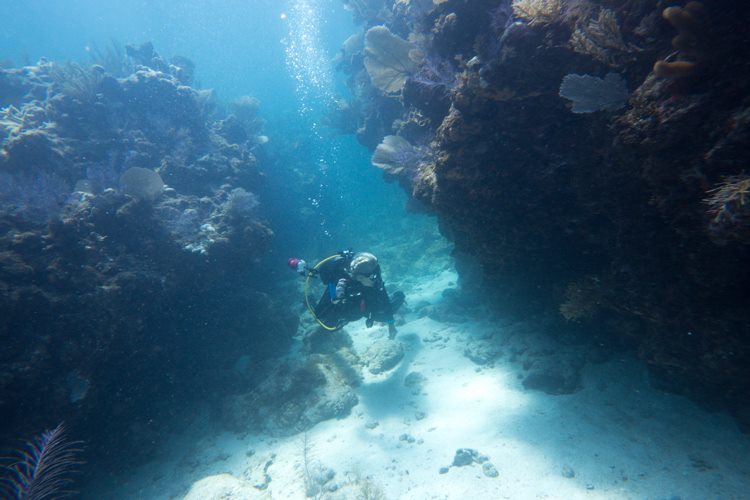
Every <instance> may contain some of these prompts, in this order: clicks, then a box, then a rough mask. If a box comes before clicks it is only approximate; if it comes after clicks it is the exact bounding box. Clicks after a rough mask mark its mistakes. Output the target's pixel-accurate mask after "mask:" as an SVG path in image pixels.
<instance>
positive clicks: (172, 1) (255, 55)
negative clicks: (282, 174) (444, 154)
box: [0, 0, 405, 249]
mask: <svg viewBox="0 0 750 500" xmlns="http://www.w3.org/2000/svg"><path fill="white" fill-rule="evenodd" d="M0 6H1V7H2V8H1V9H0V10H2V12H3V17H4V19H6V20H12V22H3V23H2V25H0V61H2V60H6V61H8V60H9V61H13V62H14V63H15V64H16V65H21V64H33V63H35V62H36V61H37V60H38V59H39V58H41V57H45V58H47V59H48V60H53V61H68V60H71V61H79V62H81V63H90V62H91V60H92V58H91V57H90V53H91V52H95V51H97V50H100V51H103V50H106V49H107V48H108V47H109V46H110V44H111V43H112V41H115V42H117V43H118V44H119V45H122V46H124V45H125V44H129V43H132V44H141V43H144V42H149V41H150V42H152V43H153V45H154V48H155V49H156V51H157V52H158V53H159V54H160V55H161V56H162V57H163V58H165V59H168V58H171V57H172V56H175V55H182V56H185V57H188V58H189V59H191V60H192V61H193V62H194V63H195V65H196V76H195V81H196V86H197V87H201V88H210V89H213V90H214V92H215V95H216V96H217V98H218V100H219V101H220V102H231V101H232V100H234V99H236V98H238V97H240V96H245V95H250V96H253V97H256V98H257V99H259V100H260V103H261V104H260V106H261V108H260V114H261V115H262V117H263V118H264V119H265V120H266V121H267V126H266V128H265V131H264V133H266V134H267V135H268V136H269V138H270V143H269V146H268V148H267V149H268V151H269V153H270V154H271V155H272V156H273V155H275V157H276V158H277V159H278V161H281V162H284V163H286V164H287V165H288V164H289V163H290V162H296V163H297V165H296V166H297V167H298V168H300V169H301V170H302V171H303V172H305V173H308V174H309V175H311V176H315V177H316V186H317V188H316V189H314V190H311V192H309V193H306V196H307V198H309V200H308V203H309V205H310V207H311V209H313V210H314V211H315V212H316V214H317V222H316V225H317V227H310V229H311V233H310V235H311V236H312V235H315V234H322V235H324V237H325V238H328V239H329V240H330V242H329V243H328V244H324V246H327V247H329V248H334V249H335V248H339V247H346V246H349V245H350V244H351V243H350V240H351V238H352V237H353V236H355V235H356V234H361V230H362V226H363V225H364V226H368V227H370V228H371V230H372V232H373V234H375V233H376V232H377V231H378V230H380V229H383V228H388V227H390V226H391V225H389V224H388V223H387V222H386V223H385V224H382V225H380V226H379V223H381V222H384V221H383V218H384V217H385V216H386V214H392V213H394V212H396V213H399V212H402V208H403V204H404V201H405V196H404V195H403V194H402V192H401V191H400V190H399V189H398V188H397V187H396V186H394V185H388V184H385V183H383V182H382V181H381V177H380V174H379V173H378V172H377V170H376V169H375V168H373V167H372V166H371V165H370V162H369V156H370V153H369V152H368V151H367V150H366V149H365V148H363V147H361V146H360V145H358V144H357V143H356V140H355V139H354V138H353V137H352V136H343V135H338V134H337V133H336V132H335V131H333V130H330V129H326V128H325V127H324V126H322V125H321V120H322V119H323V115H324V114H325V112H326V110H327V109H328V107H329V106H330V105H331V104H332V101H333V99H335V98H337V97H341V96H345V95H346V93H347V90H346V86H345V83H344V78H345V75H342V74H340V73H337V72H336V71H335V70H334V68H333V64H332V60H333V59H334V57H335V55H336V53H337V52H338V50H339V48H340V46H341V44H342V42H343V41H344V40H345V39H346V38H347V37H348V36H350V35H351V34H352V33H353V32H354V30H355V28H356V27H355V26H354V25H353V23H352V16H351V14H350V13H349V12H347V11H345V10H344V8H343V7H342V4H341V2H339V1H337V0H301V1H290V2H279V1H274V0H252V1H239V0H230V1H222V2H219V3H217V2H211V1H207V0H206V1H197V0H196V1H187V2H185V1H177V0H168V1H159V2H115V3H103V2H97V1H94V0H91V1H80V0H76V1H65V2H48V1H41V0H32V1H29V2H10V1H6V0H3V1H2V2H0ZM269 178H270V184H271V185H276V187H277V191H276V194H277V195H278V197H277V199H276V200H275V201H277V202H278V201H280V202H281V206H284V205H285V203H284V202H283V196H284V193H283V182H284V179H283V178H281V179H278V178H274V176H273V172H269ZM268 201H269V202H270V203H268V204H267V206H268V208H269V209H271V210H272V209H273V203H272V200H268ZM296 201H297V200H295V202H296ZM355 206H356V207H357V211H358V212H359V213H360V217H359V218H358V220H353V221H349V223H347V222H346V221H345V219H347V218H349V217H350V216H351V215H352V210H353V209H354V207H355ZM270 215H271V217H272V220H276V217H283V216H284V214H283V213H271V214H270ZM363 218H364V219H363ZM352 224H356V225H357V226H358V227H356V229H354V230H353V231H350V230H349V226H351V225H352ZM285 229H286V228H284V227H281V228H278V231H277V232H278V233H279V235H278V236H279V238H276V241H277V242H281V241H284V240H285V238H286V236H285V234H284V233H285ZM295 234H296V236H292V237H293V238H296V239H297V240H300V239H302V240H306V239H308V238H306V237H305V235H304V234H301V233H300V232H299V229H297V230H295Z"/></svg>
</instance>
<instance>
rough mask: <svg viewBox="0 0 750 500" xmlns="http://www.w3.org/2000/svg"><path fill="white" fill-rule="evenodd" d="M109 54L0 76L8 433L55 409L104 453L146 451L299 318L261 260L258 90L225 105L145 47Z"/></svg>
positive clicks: (0, 386) (266, 234)
mask: <svg viewBox="0 0 750 500" xmlns="http://www.w3.org/2000/svg"><path fill="white" fill-rule="evenodd" d="M110 56H112V57H110V58H109V59H106V60H102V61H101V64H95V65H93V66H82V65H79V64H76V63H68V64H58V63H54V62H49V61H45V60H42V61H40V62H39V63H38V64H37V65H35V66H29V67H24V68H15V69H1V70H0V317H1V318H2V321H0V335H1V336H2V338H3V346H2V349H0V395H1V396H0V420H2V422H3V426H2V431H1V432H0V441H2V443H4V444H6V445H9V446H12V445H14V444H15V442H16V440H17V439H18V438H19V437H23V436H29V435H34V434H35V433H38V432H39V430H40V429H44V428H46V427H49V426H50V425H54V424H55V423H57V422H59V421H63V420H64V421H65V422H66V425H67V427H68V428H69V429H70V431H71V435H74V436H76V439H81V440H83V441H85V442H86V448H87V451H88V453H89V454H90V457H89V461H90V462H97V463H100V462H102V461H105V460H107V459H112V460H118V459H121V458H123V457H126V456H127V457H128V460H129V461H132V460H133V459H134V458H135V459H137V457H138V456H142V455H145V454H148V453H149V451H150V450H151V449H153V447H154V446H155V445H156V444H157V443H158V442H159V440H160V439H161V438H162V437H163V436H165V435H166V433H165V431H166V429H168V428H169V427H170V426H174V425H179V422H181V421H184V420H186V419H181V418H179V415H178V414H179V413H180V412H183V411H186V409H187V408H189V407H190V404H191V402H195V401H197V400H202V401H203V402H204V403H205V402H206V401H210V400H211V398H213V397H217V398H219V397H224V396H226V394H216V392H217V391H216V388H218V387H227V388H229V387H231V384H229V383H228V382H230V381H232V380H234V379H233V377H235V378H236V376H237V375H236V370H232V367H233V365H234V364H235V363H236V362H237V359H236V358H237V357H238V356H239V355H245V356H246V357H251V358H252V359H253V363H251V364H250V365H249V366H250V368H249V369H252V370H260V369H261V368H262V366H263V360H265V359H267V358H269V357H273V356H278V355H281V354H283V353H284V352H285V351H286V348H287V347H288V345H289V343H290V342H291V336H292V335H293V334H294V333H295V332H296V328H297V317H296V316H295V315H294V314H292V313H291V312H290V311H288V309H287V308H285V307H282V306H281V305H279V304H278V303H277V302H276V300H275V299H274V298H273V297H271V296H269V295H268V293H267V292H266V291H265V290H264V287H263V286H262V284H263V280H264V276H263V273H262V270H259V269H257V268H256V266H254V263H255V262H256V261H257V259H259V258H260V257H261V256H262V255H263V254H264V252H265V251H266V247H267V244H268V242H269V240H270V238H271V237H272V235H273V231H272V230H271V228H270V227H269V226H268V223H267V222H265V221H264V218H263V215H262V209H263V207H262V203H261V201H260V199H261V197H262V194H261V193H262V190H263V186H264V184H263V183H264V175H263V173H262V170H261V168H260V165H259V161H258V159H257V156H256V154H255V152H256V151H257V148H258V147H259V145H260V144H262V143H263V142H265V140H266V139H265V138H264V137H262V136H261V135H260V132H261V128H262V120H261V119H260V117H259V116H258V105H257V101H255V100H254V99H252V98H245V99H243V100H240V101H238V102H237V103H235V104H234V105H233V106H232V107H231V109H230V111H231V113H219V112H218V111H217V109H216V106H215V105H214V99H213V97H212V95H211V92H210V91H206V90H198V89H195V88H193V87H191V86H190V84H191V79H192V63H190V61H188V60H186V59H184V58H175V59H173V60H172V61H171V62H167V61H165V60H164V59H162V58H161V57H160V56H159V55H158V54H157V53H156V52H155V51H154V50H153V47H151V46H150V44H145V45H142V46H139V47H128V49H127V55H126V54H124V53H122V54H120V55H119V57H116V56H117V54H116V53H112V54H110ZM209 389H210V390H209ZM228 390H229V389H228Z"/></svg>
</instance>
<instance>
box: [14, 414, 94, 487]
mask: <svg viewBox="0 0 750 500" xmlns="http://www.w3.org/2000/svg"><path fill="white" fill-rule="evenodd" d="M64 431H65V430H64V428H63V424H60V425H58V426H57V427H56V428H55V429H53V430H51V431H45V432H43V433H42V435H41V436H37V437H36V438H35V439H34V440H33V441H29V442H28V443H26V446H25V449H20V450H18V451H17V453H16V454H17V456H15V457H12V458H11V460H12V463H11V464H9V465H3V468H4V469H5V470H6V471H8V477H3V478H0V497H2V498H9V499H10V498H14V499H18V500H43V499H47V498H65V497H67V496H70V495H71V494H72V493H73V492H71V491H67V490H66V487H67V486H68V485H69V484H70V483H71V482H72V480H71V479H70V478H68V475H69V474H70V473H71V472H73V470H74V467H75V466H76V465H79V464H81V463H82V462H80V461H78V460H77V459H76V454H77V453H79V452H80V451H81V449H80V448H78V445H80V441H67V440H66V439H65V435H64V433H65V432H64Z"/></svg>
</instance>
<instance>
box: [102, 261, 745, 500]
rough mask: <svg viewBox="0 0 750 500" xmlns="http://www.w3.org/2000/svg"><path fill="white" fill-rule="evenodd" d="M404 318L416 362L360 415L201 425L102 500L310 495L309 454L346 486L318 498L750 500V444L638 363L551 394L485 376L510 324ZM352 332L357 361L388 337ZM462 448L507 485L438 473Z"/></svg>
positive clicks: (358, 327) (369, 396) (431, 290)
mask: <svg viewBox="0 0 750 500" xmlns="http://www.w3.org/2000/svg"><path fill="white" fill-rule="evenodd" d="M455 281H456V275H455V273H454V272H453V271H452V270H450V269H447V268H446V269H445V270H444V271H443V272H442V273H439V274H436V275H435V274H433V275H431V276H429V277H425V278H424V279H421V280H414V279H413V278H412V281H411V282H404V283H398V285H401V286H402V287H403V288H404V289H405V290H406V291H407V292H408V301H409V302H411V303H417V302H420V301H427V302H430V303H432V304H437V303H438V302H439V301H440V300H442V291H443V290H444V289H446V288H447V287H449V286H450V285H451V284H454V283H455ZM404 320H405V323H404V324H403V325H401V326H400V327H399V336H398V337H397V339H398V340H399V341H400V342H402V343H403V345H404V347H405V350H406V354H405V356H404V359H403V360H402V361H401V363H400V364H399V365H398V366H397V367H396V368H394V369H393V370H391V371H389V372H387V373H385V374H381V375H378V376H375V375H372V374H370V373H369V372H367V371H365V372H363V379H364V380H363V383H362V384H361V385H360V386H359V387H358V388H357V394H358V396H359V404H358V405H357V406H356V407H354V409H353V410H352V412H351V414H350V415H349V416H348V417H346V418H344V419H341V420H333V421H326V422H323V423H320V424H318V425H317V426H315V427H314V428H313V429H311V430H310V431H308V432H307V434H306V436H305V435H304V434H298V435H294V436H291V437H286V438H274V437H270V436H264V435H246V436H239V435H235V434H231V433H226V432H222V431H220V430H217V429H216V428H215V427H213V426H212V425H210V424H209V423H208V422H209V421H208V419H205V418H197V419H196V424H195V425H193V427H192V429H191V431H190V432H189V433H187V434H185V435H181V436H175V437H174V439H173V440H172V441H171V444H170V447H169V449H165V450H162V451H161V452H160V453H159V455H158V456H157V457H155V462H154V463H151V464H147V465H145V466H143V467H141V468H139V469H137V470H136V471H131V473H129V474H128V475H127V477H122V478H119V480H118V481H117V482H116V484H113V483H110V484H109V485H107V486H106V488H111V489H110V490H109V491H108V492H106V493H104V492H102V494H103V495H105V496H103V497H102V498H122V499H175V498H184V497H185V496H186V495H187V498H189V499H190V500H195V499H219V498H221V499H244V498H275V499H297V498H299V499H302V498H305V497H306V491H305V475H306V472H305V465H304V464H305V448H307V457H306V460H307V473H308V474H311V475H316V474H319V473H320V474H323V475H325V474H326V473H328V474H329V475H330V474H331V473H330V472H327V471H329V470H330V471H333V472H334V473H335V475H334V476H333V477H332V478H331V480H330V481H328V482H327V483H326V485H325V487H326V488H329V487H330V488H331V489H334V488H335V490H336V491H333V492H331V491H327V490H324V491H319V492H317V494H315V495H313V496H312V498H345V499H349V498H352V499H355V498H388V499H468V498H473V499H538V498H544V499H578V498H581V499H583V498H585V499H607V500H617V499H649V500H650V499H654V500H677V499H680V500H692V499H701V500H704V499H746V498H750V436H749V435H745V434H742V433H741V432H740V431H739V430H738V428H737V425H736V424H735V423H734V421H733V420H732V419H731V418H730V417H729V416H728V415H727V414H724V413H708V412H706V411H705V410H703V409H701V408H699V407H698V406H696V405H695V404H694V403H692V402H691V401H689V400H688V399H686V398H683V397H680V396H675V395H671V394H667V393H663V392H660V391H657V390H655V389H653V388H651V387H650V386H649V384H648V377H647V373H646V369H645V367H644V366H643V365H642V364H640V363H638V362H637V360H635V359H634V358H630V357H617V358H615V359H611V360H609V361H607V362H605V363H602V364H597V365H588V366H587V367H586V368H585V370H584V388H583V390H581V391H579V392H577V393H575V394H572V395H561V396H552V395H548V394H545V393H541V392H537V391H529V390H526V389H524V388H523V386H522V384H521V381H520V379H519V376H518V375H519V374H518V373H517V372H516V371H515V370H517V367H514V366H513V365H512V364H511V363H506V362H505V361H504V359H503V358H500V360H499V361H496V362H495V363H494V364H492V365H490V366H489V367H487V366H485V367H479V366H477V365H476V364H474V363H473V362H472V361H471V360H469V359H468V358H467V357H465V356H464V348H465V344H466V342H467V341H468V340H470V339H471V338H474V337H476V336H480V335H482V332H486V331H488V330H493V331H498V329H499V330H500V331H502V325H498V324H497V323H495V324H493V323H491V322H483V321H476V320H475V319H473V318H468V319H467V321H466V322H460V323H440V322H436V321H434V320H432V319H429V318H428V317H426V316H425V317H418V316H417V315H416V314H414V313H407V314H406V315H405V316H404ZM346 330H347V331H348V333H349V334H350V335H351V337H352V338H353V341H354V347H355V349H356V350H357V352H363V351H364V350H365V349H366V348H367V346H368V345H369V344H370V343H372V342H373V341H374V340H378V339H383V338H385V337H386V336H387V331H386V329H385V328H372V329H369V330H368V329H366V328H365V326H364V322H363V321H361V322H358V323H355V324H351V325H349V326H348V327H347V329H346ZM299 342H300V341H299V339H298V343H299ZM413 371H418V372H421V373H422V374H423V375H424V376H425V378H426V380H425V381H424V384H423V385H422V387H421V390H416V391H415V390H414V388H413V387H412V388H410V387H406V386H405V385H404V379H405V377H406V375H407V374H408V373H410V372H413ZM415 392H416V393H415ZM305 439H306V443H307V445H305ZM459 448H471V449H473V450H476V451H477V452H478V453H479V454H482V455H484V456H486V458H487V460H488V462H489V463H491V464H492V465H493V466H494V468H495V469H496V470H497V472H498V475H497V477H488V476H487V475H486V474H485V473H484V470H483V465H481V464H479V463H474V464H472V465H467V466H463V467H456V466H453V467H450V468H449V470H448V472H443V473H441V471H440V469H441V467H447V466H450V465H451V463H452V461H453V459H454V455H455V453H456V450H457V449H459ZM260 484H263V485H265V489H258V488H256V487H255V486H254V485H260ZM191 488H192V490H191ZM368 488H369V490H368ZM188 492H189V493H188ZM378 494H382V495H381V496H378Z"/></svg>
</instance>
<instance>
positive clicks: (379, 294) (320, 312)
mask: <svg viewBox="0 0 750 500" xmlns="http://www.w3.org/2000/svg"><path fill="white" fill-rule="evenodd" d="M287 264H288V265H289V267H291V268H292V269H293V270H295V271H297V273H299V274H300V275H302V276H304V277H306V278H307V279H308V280H309V279H310V278H311V277H312V276H316V275H317V276H320V280H321V281H322V282H323V284H324V285H325V287H326V289H325V290H324V291H323V295H322V296H321V297H320V300H318V304H317V305H316V306H315V308H314V309H313V308H311V307H310V303H309V300H308V298H307V286H305V301H306V302H307V307H308V309H310V311H311V312H312V313H313V315H314V316H315V319H316V320H317V321H318V323H319V324H320V325H321V326H322V327H323V328H325V329H326V330H331V331H333V330H338V329H339V328H342V327H343V326H344V325H346V324H347V323H348V322H350V321H356V320H358V319H360V318H366V322H365V324H366V325H367V328H370V327H372V325H373V324H374V323H375V321H378V322H383V323H386V324H387V325H388V338H389V339H393V338H395V337H396V334H397V333H398V331H397V330H396V326H395V324H394V319H393V313H394V312H395V311H396V310H398V308H399V307H401V304H403V303H404V299H405V296H404V294H403V292H395V293H394V294H393V296H392V297H388V293H387V292H386V291H385V285H384V284H383V278H382V277H381V276H380V264H378V259H377V257H375V256H374V255H373V254H371V253H369V252H359V253H356V254H355V253H354V252H352V251H351V250H345V251H342V252H338V253H337V254H335V255H332V256H330V257H328V258H326V259H323V260H322V261H320V262H319V263H318V264H317V265H316V266H315V267H312V268H310V267H308V265H307V263H306V262H305V261H304V260H302V259H297V258H291V259H289V260H288V261H287Z"/></svg>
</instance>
